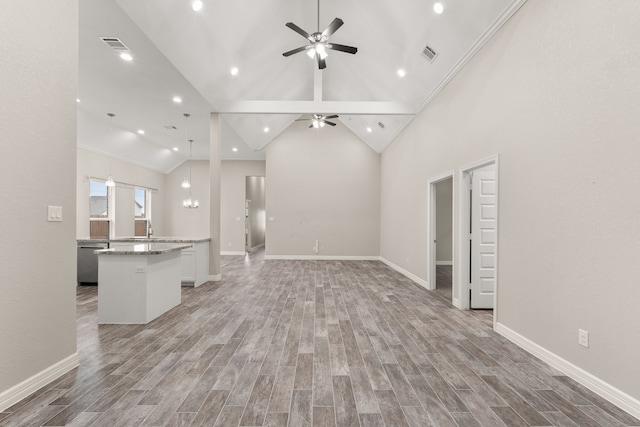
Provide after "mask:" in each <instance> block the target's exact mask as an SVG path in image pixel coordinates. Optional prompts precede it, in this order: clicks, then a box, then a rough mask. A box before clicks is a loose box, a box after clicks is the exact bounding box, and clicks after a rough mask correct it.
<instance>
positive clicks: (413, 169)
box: [381, 0, 640, 399]
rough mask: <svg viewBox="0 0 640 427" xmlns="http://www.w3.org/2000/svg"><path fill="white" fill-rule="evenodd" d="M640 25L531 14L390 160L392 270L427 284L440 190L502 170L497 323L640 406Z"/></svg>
mask: <svg viewBox="0 0 640 427" xmlns="http://www.w3.org/2000/svg"><path fill="white" fill-rule="evenodd" d="M639 16H640V2H638V1H635V0H621V1H616V2H603V1H599V0H579V1H578V0H571V1H570V0H565V1H528V2H526V3H525V4H524V6H523V7H522V9H521V10H520V11H519V12H518V13H517V14H516V15H515V16H514V17H513V18H512V19H511V20H510V21H509V22H508V23H507V24H506V25H505V26H504V27H503V28H502V29H501V30H500V32H499V33H498V34H497V35H496V36H495V37H494V38H493V39H492V40H491V41H490V42H489V43H488V44H487V45H486V46H485V47H484V48H483V49H482V51H480V52H479V53H478V54H477V55H476V57H474V58H473V60H472V61H471V62H470V63H469V64H468V65H467V66H466V67H465V69H464V70H463V71H462V72H461V73H460V74H459V75H458V76H457V77H456V78H455V79H454V80H453V81H452V82H451V83H449V84H448V85H447V87H446V88H445V89H444V90H443V92H442V93H441V94H440V95H439V96H438V97H437V98H436V99H435V101H434V102H433V103H431V104H430V105H429V106H428V107H427V108H426V109H425V110H424V112H422V113H421V114H420V115H419V116H418V117H417V118H416V119H415V121H414V122H413V123H412V124H411V125H410V126H409V128H408V129H406V130H405V132H403V133H402V134H401V135H400V136H399V137H398V138H397V139H396V140H395V141H394V143H393V144H392V145H391V146H390V147H389V148H388V149H387V150H386V151H385V152H384V154H383V156H382V204H381V206H382V213H381V215H382V224H381V230H382V234H381V255H382V256H383V257H384V258H386V259H388V260H390V261H391V262H393V263H395V264H397V265H399V266H401V267H402V268H405V269H407V270H409V271H410V272H411V273H413V274H415V275H417V276H419V277H420V278H422V279H425V280H426V278H427V271H426V266H425V265H424V263H419V262H415V261H416V260H417V259H426V256H427V254H426V248H427V242H426V236H427V233H426V228H427V221H426V218H427V215H426V214H425V211H426V205H427V203H426V200H425V199H426V191H425V188H424V187H425V185H426V184H425V183H426V182H427V181H428V179H429V178H431V177H433V176H437V175H439V174H441V173H443V172H445V171H447V170H456V169H457V168H458V167H461V166H464V165H467V164H469V163H471V162H475V161H478V160H481V159H484V158H487V157H489V156H493V155H496V154H499V155H500V168H499V179H500V181H499V204H500V205H499V229H498V233H499V234H498V239H499V240H498V241H499V248H498V251H499V252H498V268H499V273H498V301H497V304H498V306H497V307H498V311H497V313H498V319H497V321H498V322H499V324H501V325H504V326H506V327H508V328H510V329H511V330H512V331H515V332H516V333H517V334H519V335H520V336H522V337H524V338H526V339H528V340H530V341H531V342H533V343H535V344H537V345H539V346H541V347H542V348H544V349H546V350H547V351H550V352H551V353H553V354H555V355H557V356H559V357H561V358H563V359H564V360H566V361H568V362H569V363H571V364H573V365H575V366H577V367H579V368H582V369H584V370H585V371H587V372H589V373H590V374H592V375H594V376H596V377H597V378H600V379H602V380H604V381H605V382H607V383H609V384H611V385H613V386H614V387H616V388H618V389H619V390H622V391H623V392H625V393H627V394H629V395H630V396H632V397H634V398H635V399H639V398H640V382H639V381H638V378H640V340H638V339H637V337H639V336H640V322H638V321H637V320H638V315H637V313H638V307H637V301H638V300H640V288H639V287H638V277H640V263H638V262H637V258H638V254H639V253H640V238H638V230H640V199H638V197H637V195H638V194H640V175H639V174H638V159H639V158H640V144H639V143H638V135H640V120H638V117H640V43H638V42H637V41H638V40H640V26H639V25H638V17H639ZM595 52H597V54H595ZM424 141H428V142H429V143H428V144H425V143H424ZM434 153H435V154H437V155H434ZM416 194H425V197H424V198H421V199H419V200H416ZM454 197H457V195H455V194H454ZM456 200H457V199H456ZM407 258H409V259H410V261H411V262H410V263H406V262H405V260H406V259H407ZM455 262H456V261H455V257H454V265H455ZM578 328H582V329H585V330H587V331H589V333H590V338H591V341H590V347H589V348H588V349H586V348H583V347H580V346H578V344H577V335H578Z"/></svg>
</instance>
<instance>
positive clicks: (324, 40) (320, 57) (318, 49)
mask: <svg viewBox="0 0 640 427" xmlns="http://www.w3.org/2000/svg"><path fill="white" fill-rule="evenodd" d="M342 24H344V22H343V21H342V19H340V18H335V19H334V20H333V21H332V22H331V24H329V26H328V27H327V28H325V29H324V31H322V32H320V0H318V27H317V28H318V30H317V31H316V32H315V33H313V34H309V33H307V32H306V31H305V30H303V29H302V28H300V27H298V26H297V25H296V24H294V23H293V22H287V24H286V25H287V27H289V28H291V29H292V30H293V31H295V32H296V33H298V34H300V35H301V36H302V37H304V38H305V39H307V40H309V44H308V45H307V46H301V47H299V48H296V49H293V50H290V51H288V52H285V53H283V54H282V55H283V56H291V55H293V54H294V53H298V52H303V51H305V50H306V51H307V55H309V56H310V57H311V58H313V57H314V56H315V57H316V59H317V61H318V68H319V69H321V70H322V69H325V68H326V67H327V64H326V62H325V59H326V57H327V55H328V54H327V49H331V50H337V51H340V52H346V53H351V54H355V53H356V52H357V51H358V48H357V47H353V46H345V45H343V44H337V43H329V37H331V35H332V34H333V33H335V32H336V31H337V30H338V28H340V27H341V26H342Z"/></svg>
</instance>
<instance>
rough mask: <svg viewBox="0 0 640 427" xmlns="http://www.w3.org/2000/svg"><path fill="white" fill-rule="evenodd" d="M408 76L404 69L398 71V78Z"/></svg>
mask: <svg viewBox="0 0 640 427" xmlns="http://www.w3.org/2000/svg"><path fill="white" fill-rule="evenodd" d="M406 75H407V72H406V71H405V70H403V69H402V68H400V69H399V70H398V76H400V77H404V76H406Z"/></svg>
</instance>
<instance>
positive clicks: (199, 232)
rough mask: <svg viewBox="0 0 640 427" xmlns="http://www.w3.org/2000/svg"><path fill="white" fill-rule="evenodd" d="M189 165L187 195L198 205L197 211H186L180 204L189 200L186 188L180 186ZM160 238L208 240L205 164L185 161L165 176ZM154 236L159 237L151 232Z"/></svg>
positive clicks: (206, 171) (199, 161) (207, 185)
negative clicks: (189, 182) (189, 185)
mask: <svg viewBox="0 0 640 427" xmlns="http://www.w3.org/2000/svg"><path fill="white" fill-rule="evenodd" d="M189 163H191V194H192V198H193V199H196V200H198V202H200V207H199V208H198V209H186V208H184V207H183V206H182V201H183V200H184V199H188V198H189V189H184V188H182V187H181V184H182V181H183V180H184V177H185V176H188V175H189ZM165 194H166V196H165V202H164V203H165V205H164V213H165V215H164V224H165V229H164V233H163V234H164V235H167V236H174V237H193V238H201V237H209V236H210V235H209V207H210V203H209V162H208V161H206V160H192V161H186V162H184V163H183V164H182V165H180V166H178V167H177V168H175V169H174V170H173V171H171V173H169V174H167V175H166V176H165ZM154 234H156V235H160V234H159V233H158V232H157V231H155V224H154Z"/></svg>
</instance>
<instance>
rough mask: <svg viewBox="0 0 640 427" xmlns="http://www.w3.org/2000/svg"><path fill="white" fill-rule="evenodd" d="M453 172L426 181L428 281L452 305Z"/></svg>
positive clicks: (430, 287) (430, 286) (431, 287)
mask: <svg viewBox="0 0 640 427" xmlns="http://www.w3.org/2000/svg"><path fill="white" fill-rule="evenodd" d="M453 180H454V174H453V171H451V172H448V173H445V174H443V175H440V176H438V177H435V178H432V179H431V180H429V198H428V201H429V209H428V212H429V218H430V221H429V228H428V233H429V238H428V242H430V244H429V251H428V252H429V269H428V271H429V280H428V285H429V286H428V288H429V289H431V290H438V291H439V292H441V293H442V294H444V295H445V296H446V297H447V299H449V300H451V301H452V302H453V293H452V290H453V289H452V288H453V273H454V270H453V243H454V240H453V201H454V199H453Z"/></svg>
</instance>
